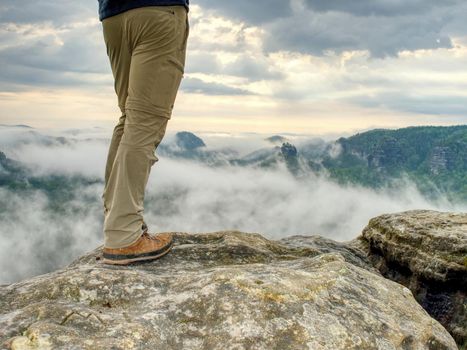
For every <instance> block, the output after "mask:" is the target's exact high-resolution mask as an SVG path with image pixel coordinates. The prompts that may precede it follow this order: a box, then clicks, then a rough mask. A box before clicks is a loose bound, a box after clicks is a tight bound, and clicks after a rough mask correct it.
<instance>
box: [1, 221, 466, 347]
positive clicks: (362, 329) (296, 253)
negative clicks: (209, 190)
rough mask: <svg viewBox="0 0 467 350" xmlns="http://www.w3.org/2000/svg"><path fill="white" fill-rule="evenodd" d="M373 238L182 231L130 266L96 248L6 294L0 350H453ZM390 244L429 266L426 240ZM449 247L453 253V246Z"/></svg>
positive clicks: (367, 235)
mask: <svg viewBox="0 0 467 350" xmlns="http://www.w3.org/2000/svg"><path fill="white" fill-rule="evenodd" d="M400 215H401V217H403V215H405V214H400ZM406 218H407V220H410V218H411V216H410V215H408V216H406ZM449 220H450V219H449V217H448V216H446V217H445V218H443V221H440V222H439V223H440V225H439V226H438V232H439V233H438V236H443V235H444V234H446V237H449V236H450V235H452V234H453V231H451V230H449V227H450V226H452V227H454V226H455V225H457V224H456V222H457V221H456V220H457V219H455V218H454V221H453V223H452V224H450V221H449ZM377 222H379V221H377V219H374V220H373V222H372V225H375V224H376V223H377ZM424 222H425V223H426V222H427V221H424ZM418 223H419V224H421V222H420V221H419V222H418ZM441 223H444V224H441ZM416 225H417V224H414V226H416ZM443 225H444V226H443ZM445 227H447V228H448V230H447V231H446V233H443V228H445ZM370 231H371V230H369V229H368V228H367V230H366V231H365V232H364V237H362V238H361V239H358V240H355V241H351V242H341V243H339V242H334V241H332V240H329V239H324V238H322V237H319V236H292V237H287V238H284V239H281V240H277V241H273V240H268V239H266V238H264V237H262V236H261V235H259V234H256V233H243V232H238V231H221V232H213V233H205V234H187V233H180V232H177V233H174V234H175V236H174V237H175V245H174V248H173V251H172V252H171V253H169V254H168V255H167V256H165V257H164V258H162V259H160V260H156V261H153V262H148V263H142V264H135V265H131V266H127V267H115V266H107V265H103V264H102V263H101V248H98V249H96V250H95V251H93V252H91V253H89V254H87V255H85V256H83V257H81V258H79V259H77V260H76V261H75V262H74V263H72V264H71V265H69V266H68V267H66V268H64V269H62V270H59V271H56V272H53V273H49V274H45V275H41V276H37V277H34V278H31V279H29V280H25V281H22V282H19V283H15V284H12V285H9V286H0V344H2V345H3V347H6V348H12V349H32V348H44V349H46V348H47V349H190V350H196V349H227V350H228V349H268V350H269V349H284V350H285V349H329V350H339V349H342V350H343V349H345V350H349V349H359V350H360V349H432V350H435V349H443V350H450V349H452V350H455V349H457V346H456V343H455V341H454V339H453V338H452V336H451V335H450V334H449V333H448V332H447V331H446V330H445V329H444V328H443V327H442V325H441V324H440V323H438V322H437V321H436V320H434V319H432V318H431V317H430V316H429V315H428V314H427V313H426V311H425V310H424V309H423V308H422V307H421V306H420V305H419V304H418V303H417V302H416V300H415V298H414V297H413V295H412V292H411V291H410V290H409V289H408V288H406V287H404V286H403V285H401V284H399V283H396V282H393V281H391V280H389V279H387V278H384V277H383V276H382V275H381V274H380V272H379V271H378V270H377V269H376V268H375V267H374V266H373V264H372V262H374V261H375V260H374V259H373V255H372V254H369V255H368V256H367V255H366V254H365V251H364V249H365V247H368V246H367V245H365V242H370V241H371V242H380V241H381V240H380V239H379V238H377V237H378V235H377V233H376V232H375V233H374V234H370ZM406 234H407V235H408V236H410V235H411V231H410V230H409V231H406ZM371 237H375V238H374V239H372V238H371ZM417 237H418V234H417V233H416V232H415V233H414V239H419V238H417ZM411 239H412V238H410V239H408V240H409V241H410V240H411ZM389 242H391V246H394V247H396V246H397V245H398V244H401V245H403V247H402V248H401V249H402V250H404V251H405V252H406V254H405V255H412V256H414V257H416V256H417V259H423V258H424V257H426V258H428V259H430V258H431V255H425V253H423V251H419V250H418V249H424V247H425V245H424V242H423V240H422V241H420V243H421V245H420V247H421V248H418V247H416V246H415V245H412V244H408V245H407V244H406V241H402V240H400V241H398V240H397V239H396V240H394V241H392V240H389ZM429 242H437V243H436V245H435V247H438V248H439V247H440V244H441V241H440V240H437V241H435V239H434V238H433V239H432V240H431V238H429V241H427V244H429ZM369 245H370V246H372V245H373V243H369ZM381 246H382V247H385V246H386V245H384V244H383V245H381ZM448 246H451V247H453V248H455V243H454V241H452V242H451V243H449V244H448ZM383 256H385V255H383ZM454 260H455V261H457V258H454ZM444 261H446V266H447V265H449V263H448V262H447V259H446V260H444ZM429 263H430V261H426V265H429ZM378 266H379V265H378ZM409 266H412V265H410V264H409ZM415 266H418V264H415ZM449 266H451V265H449ZM452 266H454V265H452ZM450 268H451V267H450ZM431 270H432V272H433V273H432V274H431V273H430V274H429V275H433V276H439V278H441V279H439V280H438V281H439V283H441V284H442V283H446V282H442V281H443V279H442V278H445V279H444V281H447V278H448V277H449V276H452V275H451V274H449V273H446V274H442V273H441V271H437V267H436V266H435V265H433V266H432V267H431ZM443 271H444V270H443ZM442 276H444V277H442Z"/></svg>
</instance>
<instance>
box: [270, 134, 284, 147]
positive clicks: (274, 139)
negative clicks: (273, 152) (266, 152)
mask: <svg viewBox="0 0 467 350" xmlns="http://www.w3.org/2000/svg"><path fill="white" fill-rule="evenodd" d="M265 140H266V141H269V142H271V143H272V144H273V145H276V146H280V145H282V144H283V143H284V142H288V141H289V139H288V138H286V137H284V136H281V135H273V136H270V137H267V138H265Z"/></svg>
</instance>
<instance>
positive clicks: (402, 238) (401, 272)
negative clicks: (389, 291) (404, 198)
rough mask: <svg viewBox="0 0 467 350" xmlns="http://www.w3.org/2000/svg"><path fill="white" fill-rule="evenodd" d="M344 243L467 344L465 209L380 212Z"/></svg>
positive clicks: (463, 345)
mask: <svg viewBox="0 0 467 350" xmlns="http://www.w3.org/2000/svg"><path fill="white" fill-rule="evenodd" d="M349 246H353V247H360V248H361V249H362V250H363V251H365V253H366V255H367V256H368V257H369V259H370V260H371V262H372V264H373V265H374V266H375V267H376V268H378V269H379V271H380V272H381V273H382V274H383V275H384V276H385V277H387V278H389V279H391V280H394V281H396V282H398V283H401V284H403V285H405V286H407V287H408V288H409V289H410V290H411V291H412V292H413V294H414V296H415V298H416V299H417V300H418V301H419V303H420V304H421V305H422V306H423V307H424V308H425V309H426V310H427V311H428V312H429V313H430V314H431V315H432V316H433V317H434V318H436V319H437V320H438V321H440V322H441V323H442V324H443V325H444V326H445V327H446V329H447V330H448V331H450V333H451V334H452V335H453V336H454V338H455V339H456V341H457V343H458V344H459V346H460V347H461V348H462V349H466V348H467V297H466V293H467V213H450V212H439V211H432V210H410V211H405V212H400V213H394V214H385V215H381V216H378V217H375V218H373V219H371V220H370V222H369V223H368V225H367V226H366V227H365V228H364V229H363V232H362V235H361V236H360V237H358V238H357V239H356V240H354V241H353V242H351V244H350V245H349Z"/></svg>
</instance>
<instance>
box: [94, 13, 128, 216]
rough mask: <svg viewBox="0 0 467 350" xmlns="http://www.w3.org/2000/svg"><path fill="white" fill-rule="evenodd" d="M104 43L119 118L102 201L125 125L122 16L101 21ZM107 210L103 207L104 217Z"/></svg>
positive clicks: (125, 47)
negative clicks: (119, 112)
mask: <svg viewBox="0 0 467 350" xmlns="http://www.w3.org/2000/svg"><path fill="white" fill-rule="evenodd" d="M102 25H103V34H104V42H105V45H106V49H107V56H108V57H109V61H110V66H111V69H112V74H113V77H114V89H115V93H116V94H117V98H118V106H119V108H120V111H121V116H120V118H119V121H118V123H117V124H116V125H115V127H114V130H113V134H112V138H111V141H110V146H109V149H108V153H107V161H106V165H105V175H104V191H103V193H102V196H101V198H102V200H103V201H104V199H105V192H106V190H107V184H108V182H109V177H110V173H111V171H112V167H113V164H114V160H115V156H116V154H117V149H118V146H119V145H120V140H121V138H122V136H123V128H124V125H125V119H126V115H125V102H126V98H127V96H128V80H129V75H130V63H131V52H130V50H129V46H128V45H127V43H126V41H125V40H123V38H124V34H123V32H124V28H123V18H122V16H114V17H110V18H107V19H105V20H104V21H103V24H102ZM106 212H107V209H106V208H105V206H104V215H105V213H106Z"/></svg>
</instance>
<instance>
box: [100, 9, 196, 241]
mask: <svg viewBox="0 0 467 350" xmlns="http://www.w3.org/2000/svg"><path fill="white" fill-rule="evenodd" d="M186 16H187V14H186V10H185V8H184V7H182V6H149V7H142V8H137V9H134V10H130V11H127V12H124V13H123V16H122V19H123V27H124V28H125V31H124V35H125V36H126V40H127V41H126V42H127V45H128V47H129V50H130V52H131V63H130V73H129V80H128V96H127V98H126V104H125V115H126V118H125V124H124V129H123V135H122V138H121V141H120V144H119V147H118V149H117V152H116V155H115V160H114V163H113V166H112V169H111V172H110V176H109V182H108V186H107V190H106V192H105V196H104V197H105V198H104V201H105V207H106V208H107V213H106V215H105V218H104V237H105V243H104V244H105V246H106V247H108V248H121V247H125V246H128V245H131V244H132V243H134V242H135V241H136V240H137V239H138V238H139V237H140V236H141V233H142V230H141V226H142V222H143V212H144V207H143V203H144V192H145V188H146V185H147V181H148V178H149V174H150V171H151V167H152V166H153V165H154V164H155V163H156V162H157V161H158V158H157V157H156V155H155V154H154V151H155V150H156V149H157V147H158V145H159V144H160V142H161V141H162V138H163V137H164V135H165V131H166V128H167V124H168V121H169V119H170V118H171V114H172V109H173V106H174V103H175V98H176V95H177V91H178V88H179V85H180V81H181V79H182V77H183V71H184V63H185V53H186V39H187V35H188V30H187V24H188V23H187V17H186Z"/></svg>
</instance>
